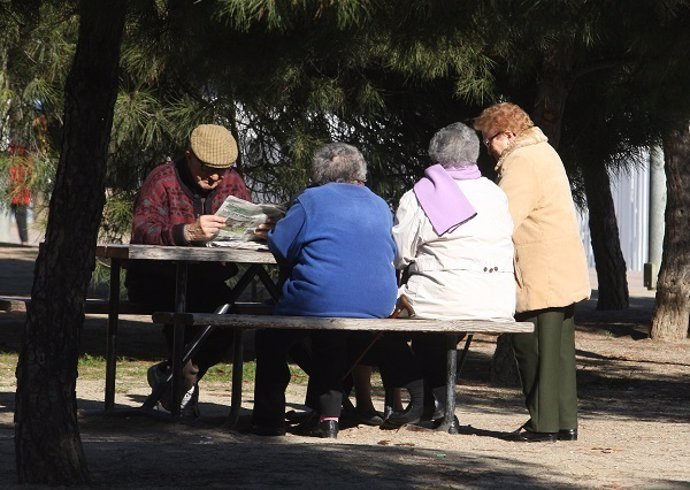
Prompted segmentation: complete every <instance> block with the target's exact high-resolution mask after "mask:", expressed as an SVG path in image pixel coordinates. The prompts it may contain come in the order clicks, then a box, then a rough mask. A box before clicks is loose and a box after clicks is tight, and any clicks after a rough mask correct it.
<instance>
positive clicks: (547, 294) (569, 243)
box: [496, 127, 591, 312]
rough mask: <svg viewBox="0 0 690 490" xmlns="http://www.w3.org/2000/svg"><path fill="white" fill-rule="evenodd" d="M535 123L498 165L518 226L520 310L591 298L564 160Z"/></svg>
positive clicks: (515, 237)
mask: <svg viewBox="0 0 690 490" xmlns="http://www.w3.org/2000/svg"><path fill="white" fill-rule="evenodd" d="M547 141H548V139H547V138H546V136H545V135H544V133H542V131H541V130H540V129H539V128H537V127H533V128H531V129H529V130H527V131H526V132H524V133H523V134H521V135H520V136H518V137H517V138H516V139H515V140H514V142H513V144H512V145H511V146H510V147H509V148H508V149H506V150H505V152H504V153H503V155H501V158H500V159H499V160H498V164H497V165H496V171H497V172H498V185H499V186H500V187H501V189H503V191H504V192H505V193H506V195H507V196H508V205H509V207H510V214H511V215H512V217H513V224H514V226H515V229H514V232H513V242H514V244H515V278H516V280H517V286H518V289H517V308H516V309H517V312H523V311H533V310H540V309H543V308H552V307H562V306H568V305H570V304H573V303H576V302H578V301H582V300H584V299H587V298H589V295H590V293H591V289H590V284H589V271H588V269H587V261H586V258H585V251H584V247H583V246H582V240H581V239H580V234H579V231H578V224H577V216H576V213H575V205H574V204H573V198H572V194H571V192H570V184H569V183H568V178H567V176H566V173H565V169H564V168H563V162H561V159H560V157H559V156H558V154H557V153H556V151H555V150H554V149H553V147H551V145H549V144H548V143H547Z"/></svg>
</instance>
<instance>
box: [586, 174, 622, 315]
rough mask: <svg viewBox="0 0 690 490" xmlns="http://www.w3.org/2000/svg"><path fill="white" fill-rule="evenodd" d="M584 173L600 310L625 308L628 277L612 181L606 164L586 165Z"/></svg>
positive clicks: (598, 307) (598, 308)
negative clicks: (612, 191) (614, 203)
mask: <svg viewBox="0 0 690 490" xmlns="http://www.w3.org/2000/svg"><path fill="white" fill-rule="evenodd" d="M582 173H583V177H584V183H585V194H586V196H587V207H588V209H589V231H590V235H591V237H592V250H593V252H594V261H595V263H596V269H597V281H598V283H599V299H598V300H597V310H622V309H624V308H627V307H628V305H629V294H628V278H627V276H626V271H627V267H626V264H625V259H624V258H623V252H622V251H621V243H620V236H619V234H618V222H617V220H616V213H615V209H614V207H613V196H612V195H611V181H610V179H609V175H608V172H607V171H606V168H605V167H604V165H590V166H588V167H587V168H583V170H582Z"/></svg>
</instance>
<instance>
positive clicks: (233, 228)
mask: <svg viewBox="0 0 690 490" xmlns="http://www.w3.org/2000/svg"><path fill="white" fill-rule="evenodd" d="M216 215H218V216H222V217H224V218H225V226H224V227H223V228H221V230H220V231H219V232H218V236H216V238H214V239H213V241H211V242H209V243H208V245H209V246H210V247H236V248H244V249H252V250H267V249H268V247H267V246H266V243H265V242H264V241H259V240H256V239H255V236H254V230H255V229H256V227H257V226H259V225H260V224H262V223H265V222H266V221H268V220H269V219H270V220H272V221H278V220H279V219H280V218H282V217H283V216H284V215H285V208H284V207H283V206H280V205H277V204H254V203H252V202H249V201H245V200H244V199H239V198H237V197H235V196H228V197H226V198H225V201H224V202H223V204H222V205H221V206H220V208H218V211H216Z"/></svg>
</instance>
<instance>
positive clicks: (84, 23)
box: [15, 0, 126, 485]
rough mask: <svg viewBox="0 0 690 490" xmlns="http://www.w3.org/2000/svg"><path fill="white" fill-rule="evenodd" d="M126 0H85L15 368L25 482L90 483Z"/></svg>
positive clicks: (21, 468)
mask: <svg viewBox="0 0 690 490" xmlns="http://www.w3.org/2000/svg"><path fill="white" fill-rule="evenodd" d="M125 11H126V0H106V1H103V2H92V1H86V0H85V1H82V2H81V4H80V10H79V13H80V25H79V41H78V44H77V50H76V53H75V56H74V61H73V64H72V68H71V70H70V73H69V76H68V79H67V83H66V87H65V126H64V135H63V141H62V153H61V156H60V162H59V166H58V171H57V176H56V182H55V188H54V192H53V195H52V198H51V201H50V214H49V217H48V229H47V232H46V238H45V242H44V243H43V246H42V247H41V249H40V252H39V255H38V259H37V261H36V269H35V277H34V283H33V287H32V291H31V296H32V303H31V307H30V309H29V311H28V313H27V320H26V324H25V328H24V338H23V341H22V350H21V353H20V356H19V364H18V366H17V394H16V412H15V449H16V457H17V474H18V479H19V482H20V483H33V484H48V485H73V484H84V483H87V482H88V480H89V472H88V468H87V465H86V460H85V458H84V452H83V448H82V444H81V439H80V437H79V427H78V424H77V415H76V410H77V403H76V379H77V358H78V353H79V337H80V333H81V328H82V325H83V321H84V306H83V305H84V299H85V297H86V290H87V287H88V282H89V278H90V276H91V272H92V271H93V268H94V249H95V244H96V240H97V235H98V227H99V224H100V220H101V212H102V209H103V204H104V201H105V197H104V196H105V192H104V191H105V189H104V175H105V163H106V156H107V148H108V142H109V139H110V130H111V126H112V118H113V106H114V103H115V97H116V95H117V83H118V64H119V57H120V44H121V40H122V31H123V26H124V19H125Z"/></svg>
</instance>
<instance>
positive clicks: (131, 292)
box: [128, 281, 233, 390]
mask: <svg viewBox="0 0 690 490" xmlns="http://www.w3.org/2000/svg"><path fill="white" fill-rule="evenodd" d="M128 296H129V300H130V301H132V302H134V303H141V304H144V305H147V306H148V307H149V308H151V309H152V310H154V311H173V310H174V309H175V304H174V302H175V301H174V300H175V284H174V282H173V283H172V284H171V283H170V282H162V283H160V284H159V285H158V286H156V287H154V286H153V285H148V284H142V285H141V286H140V285H139V284H137V285H135V286H130V287H129V288H128ZM229 298H230V288H228V287H227V286H226V285H225V283H215V284H206V283H198V282H191V281H190V282H189V283H188V284H187V302H186V309H187V311H193V312H199V313H211V312H213V311H214V310H215V309H216V308H218V307H219V306H221V305H222V304H224V303H225V302H227V301H228V299H229ZM203 328H204V327H201V326H193V327H186V328H185V332H184V342H185V345H186V344H188V343H189V342H191V341H192V340H193V339H194V338H195V337H196V336H197V335H198V334H199V332H200V331H201V330H203ZM163 335H164V337H165V341H166V345H167V347H168V355H169V356H170V355H171V354H172V345H173V327H172V325H164V326H163ZM232 338H233V332H232V331H231V330H229V329H220V328H219V329H216V330H215V331H214V332H213V333H212V334H211V335H210V336H209V337H208V338H207V339H206V341H205V342H204V343H203V344H201V346H200V348H199V350H198V351H197V352H196V354H195V355H194V356H193V357H192V361H191V362H189V363H187V364H186V365H185V366H184V368H183V377H184V383H183V384H184V388H185V389H186V390H188V389H189V388H191V387H192V386H193V385H194V384H196V383H198V382H199V380H200V379H201V378H202V377H203V376H204V374H206V371H208V370H209V368H211V367H213V366H214V365H216V364H218V363H219V362H221V361H222V360H223V359H224V358H225V356H226V354H227V353H228V351H229V349H230V347H231V346H232ZM168 362H170V358H169V359H168Z"/></svg>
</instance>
